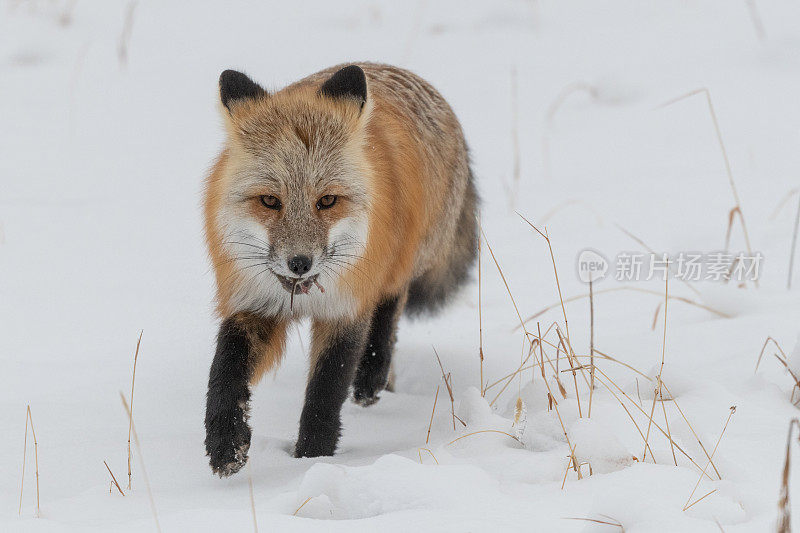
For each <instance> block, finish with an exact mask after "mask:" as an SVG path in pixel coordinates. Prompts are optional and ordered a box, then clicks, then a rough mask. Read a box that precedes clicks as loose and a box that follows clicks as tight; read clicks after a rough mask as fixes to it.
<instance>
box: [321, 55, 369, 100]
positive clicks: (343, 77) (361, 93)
mask: <svg viewBox="0 0 800 533" xmlns="http://www.w3.org/2000/svg"><path fill="white" fill-rule="evenodd" d="M319 94H321V95H324V96H327V97H329V98H352V99H354V100H356V101H358V103H359V105H360V106H361V107H362V108H363V107H364V103H365V102H366V101H367V77H366V76H365V75H364V71H363V70H361V67H359V66H358V65H349V66H347V67H344V68H343V69H341V70H339V71H337V72H336V74H334V75H333V76H331V77H330V78H328V80H327V81H326V82H325V83H323V84H322V87H320V88H319Z"/></svg>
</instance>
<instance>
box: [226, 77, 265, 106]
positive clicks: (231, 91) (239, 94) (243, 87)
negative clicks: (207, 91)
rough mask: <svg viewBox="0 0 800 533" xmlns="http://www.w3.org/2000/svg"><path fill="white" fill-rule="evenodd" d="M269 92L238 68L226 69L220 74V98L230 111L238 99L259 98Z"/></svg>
mask: <svg viewBox="0 0 800 533" xmlns="http://www.w3.org/2000/svg"><path fill="white" fill-rule="evenodd" d="M265 94H267V91H265V90H264V89H262V88H261V86H260V85H259V84H257V83H256V82H254V81H253V80H251V79H250V78H248V77H247V75H246V74H243V73H241V72H238V71H236V70H226V71H225V72H223V73H222V74H220V76H219V99H220V100H221V101H222V105H224V106H225V107H226V108H227V109H228V111H229V112H230V110H231V105H232V104H233V103H234V102H235V101H237V100H247V99H250V98H258V97H260V96H263V95H265Z"/></svg>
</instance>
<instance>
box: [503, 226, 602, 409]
mask: <svg viewBox="0 0 800 533" xmlns="http://www.w3.org/2000/svg"><path fill="white" fill-rule="evenodd" d="M517 215H519V217H520V218H521V219H522V220H524V221H525V222H526V223H527V224H528V225H529V226H530V227H531V228H533V229H534V230H535V231H536V233H538V234H539V235H540V236H541V237H542V238H543V239H544V240H545V241H546V242H547V249H548V251H549V252H550V261H551V262H552V263H553V276H554V277H555V280H556V289H558V300H559V302H560V303H561V313H562V315H563V317H564V329H565V333H566V343H565V348H568V350H567V352H568V353H569V355H570V356H571V357H575V350H574V349H573V347H572V341H571V340H570V336H569V320H568V319H567V308H566V307H565V306H564V297H563V295H562V293H561V282H560V281H559V279H558V268H557V267H556V257H555V254H554V253H553V243H552V242H551V241H550V235H549V234H548V232H547V228H545V229H544V233H542V232H541V231H540V230H539V228H537V227H536V226H534V225H533V223H531V221H530V220H528V219H527V218H525V217H524V216H523V215H522V214H521V213H519V212H517ZM525 322H526V321H522V328H523V329H525ZM557 331H558V330H557ZM526 334H527V330H526ZM559 338H560V340H561V342H562V344H563V340H564V339H563V338H562V337H561V334H560V333H559ZM540 340H541V339H540ZM539 347H540V349H541V348H542V346H541V343H540V344H539ZM591 355H592V354H589V356H590V357H591ZM572 366H573V367H574V365H572ZM554 372H555V369H554ZM556 375H557V372H556ZM581 375H582V376H583V379H584V381H587V378H586V374H585V373H584V372H583V369H581ZM587 384H588V382H587ZM578 403H579V405H580V399H579V397H578ZM578 412H579V413H581V409H580V407H579V408H578Z"/></svg>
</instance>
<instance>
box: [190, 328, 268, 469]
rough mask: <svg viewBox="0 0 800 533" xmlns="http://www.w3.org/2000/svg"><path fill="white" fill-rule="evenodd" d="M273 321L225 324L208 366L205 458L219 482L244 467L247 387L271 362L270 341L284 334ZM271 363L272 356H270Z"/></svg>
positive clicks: (247, 432)
mask: <svg viewBox="0 0 800 533" xmlns="http://www.w3.org/2000/svg"><path fill="white" fill-rule="evenodd" d="M283 331H284V330H281V329H279V328H277V327H276V322H275V321H273V320H268V319H262V318H259V317H254V316H243V315H238V316H233V317H230V318H227V319H226V320H225V321H224V322H223V323H222V325H221V326H220V329H219V334H218V335H217V351H216V354H215V355H214V361H213V362H212V363H211V372H210V375H209V378H208V394H207V396H206V419H205V424H206V441H205V444H206V454H207V455H208V456H209V457H210V463H211V469H212V470H213V471H214V473H215V474H218V475H219V476H220V477H224V476H230V475H231V474H235V473H236V472H238V471H239V470H240V469H241V468H242V467H243V466H244V464H245V463H246V462H247V452H248V450H249V449H250V426H249V425H248V424H247V416H248V410H249V407H250V406H249V402H250V386H249V381H250V379H251V378H252V377H253V375H254V370H255V369H257V368H259V367H260V366H263V365H265V361H264V359H265V357H267V356H272V354H271V353H269V350H268V347H269V345H270V339H271V338H273V337H277V338H278V343H277V344H279V345H281V346H279V349H282V340H283V337H282V335H283V333H282V332H283ZM273 357H274V356H273Z"/></svg>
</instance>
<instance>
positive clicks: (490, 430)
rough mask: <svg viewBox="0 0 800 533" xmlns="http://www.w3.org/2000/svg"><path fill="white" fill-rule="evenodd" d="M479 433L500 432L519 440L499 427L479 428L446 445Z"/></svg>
mask: <svg viewBox="0 0 800 533" xmlns="http://www.w3.org/2000/svg"><path fill="white" fill-rule="evenodd" d="M479 433H500V434H501V435H506V436H508V437H511V438H512V439H514V440H515V441H517V442H520V440H519V439H518V438H517V437H516V436H514V435H512V434H511V433H506V432H505V431H500V430H499V429H481V430H479V431H473V432H472V433H467V434H466V435H461V436H460V437H458V438H455V439H453V440H451V441H450V442H448V443H447V446H450V445H451V444H453V443H456V442H458V441H460V440H461V439H465V438H467V437H471V436H472V435H477V434H479ZM437 462H438V461H437Z"/></svg>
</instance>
